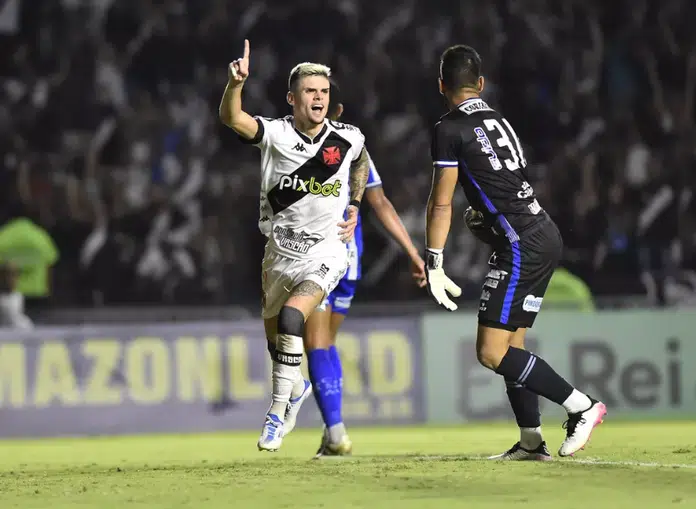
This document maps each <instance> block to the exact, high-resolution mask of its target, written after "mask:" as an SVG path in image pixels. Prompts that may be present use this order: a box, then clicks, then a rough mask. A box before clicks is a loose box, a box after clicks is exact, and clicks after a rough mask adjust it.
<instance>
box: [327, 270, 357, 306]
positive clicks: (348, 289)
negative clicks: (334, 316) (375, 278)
mask: <svg viewBox="0 0 696 509" xmlns="http://www.w3.org/2000/svg"><path fill="white" fill-rule="evenodd" d="M357 286H358V281H357V280H355V279H346V278H343V279H341V280H340V281H339V282H338V286H337V287H336V288H334V291H333V292H331V293H330V294H329V296H328V297H327V298H326V299H325V300H324V304H330V305H331V312H332V313H340V314H342V315H347V314H348V310H349V309H350V303H351V301H352V300H353V296H354V295H355V289H356V288H357Z"/></svg>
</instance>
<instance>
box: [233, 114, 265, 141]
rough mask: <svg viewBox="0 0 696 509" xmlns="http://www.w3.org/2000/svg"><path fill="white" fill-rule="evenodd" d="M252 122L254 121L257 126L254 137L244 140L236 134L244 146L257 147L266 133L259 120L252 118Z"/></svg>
mask: <svg viewBox="0 0 696 509" xmlns="http://www.w3.org/2000/svg"><path fill="white" fill-rule="evenodd" d="M254 120H256V125H257V126H259V128H258V130H257V131H256V136H254V137H253V138H245V137H244V136H242V135H241V134H237V137H238V138H239V139H240V141H241V142H242V143H244V144H245V145H258V144H259V143H261V142H262V141H263V135H264V133H265V132H266V128H265V127H264V126H263V122H261V119H258V118H254Z"/></svg>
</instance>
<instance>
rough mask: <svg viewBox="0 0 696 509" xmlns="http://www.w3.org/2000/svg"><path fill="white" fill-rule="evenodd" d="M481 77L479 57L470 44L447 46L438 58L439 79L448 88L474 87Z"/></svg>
mask: <svg viewBox="0 0 696 509" xmlns="http://www.w3.org/2000/svg"><path fill="white" fill-rule="evenodd" d="M480 77H481V57H480V56H479V54H478V52H477V51H476V50H475V49H474V48H472V47H471V46H465V45H463V44H458V45H456V46H451V47H449V48H447V49H446V50H445V51H444V53H442V57H441V58H440V79H441V80H442V83H443V85H444V86H445V87H446V88H448V89H450V90H459V89H460V88H467V87H476V85H477V83H478V79H479V78H480Z"/></svg>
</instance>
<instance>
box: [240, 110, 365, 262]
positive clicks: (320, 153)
mask: <svg viewBox="0 0 696 509" xmlns="http://www.w3.org/2000/svg"><path fill="white" fill-rule="evenodd" d="M256 121H257V123H258V125H259V131H258V133H257V135H256V137H255V138H254V139H253V140H250V143H252V144H253V145H255V146H257V147H259V148H260V149H261V203H260V219H259V229H260V230H261V233H263V234H264V235H265V236H266V237H268V245H269V247H270V248H271V249H272V250H273V251H275V252H277V253H279V254H281V255H283V256H286V257H288V258H293V259H303V258H307V257H311V258H314V257H316V256H322V255H324V254H327V253H335V252H336V250H337V249H344V250H345V244H343V242H342V241H341V239H340V238H339V227H338V223H339V222H341V221H343V213H344V211H345V209H346V207H347V206H348V202H349V200H350V198H349V196H350V195H349V181H348V177H349V174H350V165H351V163H352V162H353V161H354V160H356V159H357V158H358V157H359V155H360V153H361V152H362V149H363V146H364V144H365V137H364V136H363V134H362V133H361V132H360V129H358V128H357V127H354V126H352V125H349V124H343V123H340V122H334V121H329V120H325V121H324V127H323V128H322V130H321V131H320V132H319V134H317V135H316V136H315V137H314V139H310V138H309V137H308V136H306V135H305V134H303V133H301V132H300V131H298V130H297V129H295V125H294V122H293V117H292V116H288V117H285V118H278V119H267V118H263V117H256Z"/></svg>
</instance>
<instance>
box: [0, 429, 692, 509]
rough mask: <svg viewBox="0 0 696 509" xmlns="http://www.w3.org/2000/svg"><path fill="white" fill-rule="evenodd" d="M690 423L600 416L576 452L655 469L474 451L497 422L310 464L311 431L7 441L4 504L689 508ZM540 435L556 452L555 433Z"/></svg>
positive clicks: (378, 444) (370, 446)
mask: <svg viewBox="0 0 696 509" xmlns="http://www.w3.org/2000/svg"><path fill="white" fill-rule="evenodd" d="M695 431H696V425H694V423H691V422H672V423H667V422H649V423H626V422H622V423H616V422H613V423H612V422H611V421H607V423H606V424H604V425H603V426H602V427H601V428H600V429H598V430H597V431H596V433H595V436H594V437H593V441H592V444H591V446H590V447H589V448H588V449H587V451H585V452H583V453H582V454H581V455H578V457H577V459H578V460H587V459H597V460H602V461H608V462H644V463H652V462H655V463H659V464H661V465H662V466H657V467H656V466H638V465H625V464H624V465H590V464H580V463H578V462H577V461H574V460H572V459H571V460H558V461H554V462H551V463H533V464H532V463H514V464H511V463H502V462H490V461H481V460H478V459H476V457H477V456H480V455H482V454H491V453H496V452H501V451H502V450H503V449H505V448H506V447H507V446H509V445H511V442H512V441H513V439H514V438H515V432H514V429H513V428H512V426H511V425H498V424H496V425H488V426H480V425H479V426H464V427H449V428H400V429H390V428H384V429H354V430H353V431H352V434H351V436H352V438H353V442H354V447H355V456H354V457H353V458H352V459H349V460H333V461H331V460H325V461H309V460H308V458H309V457H311V455H312V453H313V452H314V450H315V448H316V446H317V445H318V438H319V437H318V431H317V430H311V431H305V430H297V431H296V432H295V433H293V434H292V435H291V436H289V437H288V438H287V439H286V442H285V444H284V446H283V449H282V451H280V452H278V453H275V454H271V453H263V454H262V453H259V452H257V451H256V449H255V442H256V438H257V435H256V434H249V433H244V434H242V433H234V434H214V435H188V436H187V435H183V436H152V437H150V436H142V437H126V438H99V439H61V440H41V441H5V442H0V508H2V509H10V508H27V509H28V508H52V509H66V508H99V509H112V508H114V509H115V508H148V509H165V508H166V509H173V508H196V509H206V508H215V509H217V508H223V507H224V508H233V509H245V508H252V509H265V508H273V509H278V508H301V509H312V508H331V509H343V508H366V509H368V508H369V509H388V508H389V509H390V508H397V509H401V508H404V509H411V508H414V509H415V508H427V509H430V508H440V507H443V508H448V509H451V508H467V509H477V508H484V507H485V508H512V507H534V508H535V509H537V508H540V509H544V508H552V507H553V508H558V507H562V508H563V509H573V508H582V509H597V508H611V509H620V508H630V509H636V508H649V509H657V508H662V507H684V508H694V507H696V468H693V467H696V433H695ZM546 434H547V439H548V440H549V445H550V446H551V447H552V450H553V452H555V450H556V449H557V448H558V444H559V443H560V440H561V437H562V435H561V430H560V428H558V429H551V428H550V427H548V429H547V431H546ZM676 465H682V466H676ZM684 465H685V466H684ZM688 465H692V466H693V467H692V468H687V466H688Z"/></svg>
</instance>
